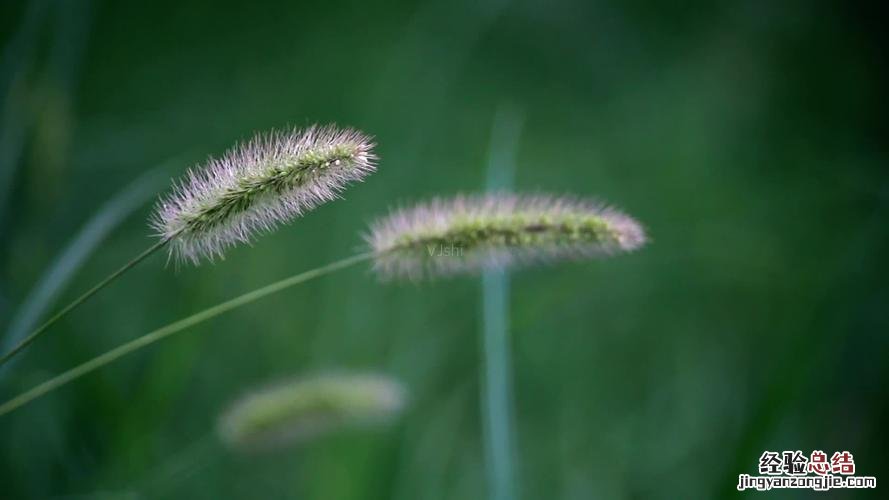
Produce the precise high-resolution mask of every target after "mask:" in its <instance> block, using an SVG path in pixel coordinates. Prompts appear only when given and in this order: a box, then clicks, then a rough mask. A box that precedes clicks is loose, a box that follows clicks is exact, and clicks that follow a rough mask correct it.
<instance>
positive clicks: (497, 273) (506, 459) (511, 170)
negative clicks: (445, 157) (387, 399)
mask: <svg viewBox="0 0 889 500" xmlns="http://www.w3.org/2000/svg"><path fill="white" fill-rule="evenodd" d="M522 123H523V117H522V114H521V113H520V112H519V111H518V110H516V109H515V108H513V107H511V106H507V105H501V106H500V107H499V108H498V109H497V112H496V114H495V115H494V124H493V126H492V128H491V142H490V146H489V150H488V167H487V181H486V187H487V189H488V191H497V190H505V189H509V188H511V187H512V185H513V178H514V176H515V157H516V149H517V147H518V141H519V136H520V134H521V130H522ZM508 330H509V274H508V273H507V272H506V271H503V270H487V271H485V272H484V273H483V274H482V352H483V353H484V371H485V373H484V377H483V383H482V417H483V422H482V423H483V429H484V437H485V472H486V475H487V482H488V491H489V494H488V498H490V499H491V500H512V499H514V498H516V490H517V488H516V484H515V465H514V463H513V461H514V458H515V445H514V431H513V416H512V404H513V403H512V380H511V378H512V377H511V373H512V362H511V359H510V343H509V337H508Z"/></svg>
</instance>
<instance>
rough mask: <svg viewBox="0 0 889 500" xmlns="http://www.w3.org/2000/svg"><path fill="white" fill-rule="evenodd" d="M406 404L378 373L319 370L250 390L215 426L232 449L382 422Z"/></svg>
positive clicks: (400, 390)
mask: <svg viewBox="0 0 889 500" xmlns="http://www.w3.org/2000/svg"><path fill="white" fill-rule="evenodd" d="M404 404H405V389H404V387H403V386H402V385H401V384H400V383H399V382H398V381H396V380H394V379H392V378H390V377H386V376H383V375H379V374H373V373H368V374H347V373H337V374H324V375H315V376H312V377H307V378H301V379H294V380H288V381H285V382H279V383H277V384H274V385H272V386H269V387H265V388H261V389H257V390H254V391H252V392H250V393H248V394H246V395H245V396H243V397H242V398H241V399H239V400H237V401H235V402H234V403H233V404H232V405H231V406H230V407H229V408H228V409H226V410H225V412H223V413H222V415H221V417H220V418H219V422H218V425H217V431H218V433H219V436H220V438H221V439H222V441H223V442H224V443H225V444H226V445H227V446H228V447H229V448H231V449H233V450H236V451H246V452H258V451H269V450H274V449H277V448H281V447H285V446H291V445H295V444H299V443H302V442H305V441H308V440H311V439H314V438H318V437H321V436H324V435H326V434H330V433H333V432H336V431H341V430H346V429H352V428H356V427H371V426H378V425H382V424H386V423H388V422H390V421H391V420H392V419H394V418H395V417H396V416H397V415H398V414H399V413H400V412H401V410H402V408H403V407H404Z"/></svg>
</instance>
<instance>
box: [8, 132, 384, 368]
mask: <svg viewBox="0 0 889 500" xmlns="http://www.w3.org/2000/svg"><path fill="white" fill-rule="evenodd" d="M373 148H374V143H373V141H372V139H371V138H370V137H369V136H367V135H365V134H363V133H361V132H359V131H357V130H354V129H337V128H335V127H334V126H324V127H319V126H313V127H309V128H307V129H305V130H300V129H291V130H287V131H283V132H282V131H272V132H269V133H266V134H259V135H256V136H255V137H254V138H253V139H251V140H250V141H248V142H247V143H245V144H242V145H238V146H236V147H234V148H232V149H231V150H229V151H228V152H227V153H226V154H224V155H223V156H222V157H221V158H219V159H212V158H211V159H210V160H209V161H208V162H207V163H206V164H204V165H201V166H198V167H196V168H194V169H192V170H191V171H189V173H188V174H187V175H186V177H185V178H184V179H183V180H180V181H179V182H177V183H175V184H174V188H173V191H172V193H171V194H169V195H167V196H165V197H163V198H161V200H160V201H159V202H158V203H157V206H156V209H155V212H154V215H153V216H152V219H151V221H150V222H151V225H152V226H153V227H154V229H155V230H156V232H157V234H158V237H159V239H158V240H157V241H156V242H155V243H154V244H152V245H151V246H150V247H148V248H147V249H146V250H144V251H143V252H142V253H140V254H139V255H137V256H136V257H134V258H133V259H132V260H130V261H129V262H127V263H126V264H124V265H123V266H122V267H121V268H119V269H118V270H117V271H115V272H113V273H111V274H110V275H109V276H107V277H106V278H104V279H103V280H102V281H100V282H99V283H97V284H96V285H94V286H93V287H92V288H90V289H89V290H87V291H86V292H84V293H83V294H81V295H80V296H79V297H77V298H76V299H75V300H74V301H72V302H71V303H69V304H68V305H66V306H65V307H63V308H61V309H60V310H59V311H58V312H57V313H55V314H54V315H53V316H51V317H50V318H49V319H48V320H46V321H45V322H44V323H42V324H41V325H40V326H39V327H37V328H36V329H35V330H33V331H32V332H31V333H30V334H28V335H27V336H26V337H24V338H23V339H22V340H21V341H20V342H19V343H18V344H16V345H15V346H14V347H12V348H11V349H10V350H9V351H7V352H6V353H4V354H3V355H2V356H0V366H2V365H3V364H5V363H6V362H7V361H9V360H10V359H11V358H12V357H13V356H15V355H16V354H17V353H19V352H21V351H22V350H23V349H24V348H25V347H27V346H28V345H30V344H31V343H32V342H34V340H36V339H37V338H38V337H40V336H41V335H42V334H43V333H44V332H46V331H47V330H48V329H49V328H50V327H51V326H52V325H53V324H55V323H56V322H57V321H59V320H60V319H61V318H63V317H64V316H66V315H67V314H68V313H70V312H71V311H73V310H74V309H76V308H77V307H79V306H80V305H81V304H83V303H84V302H86V301H87V300H88V299H89V298H90V297H92V296H93V295H95V294H96V293H98V292H99V291H100V290H102V289H103V288H105V287H107V286H108V285H110V284H111V283H112V282H114V281H115V280H116V279H117V278H119V277H120V276H122V275H123V274H124V273H126V272H127V271H129V270H130V269H132V268H133V267H135V266H136V265H138V264H139V263H140V262H142V261H144V260H145V259H147V258H148V257H150V256H151V255H152V254H154V253H155V252H157V251H158V250H160V249H161V248H164V247H167V246H169V248H170V254H171V256H172V257H173V258H174V259H176V260H177V261H187V262H191V263H194V264H197V263H199V262H200V261H201V260H202V259H207V260H212V259H214V258H221V257H222V256H223V253H224V251H225V250H226V249H228V248H230V247H232V246H234V245H236V244H238V243H248V242H250V241H251V240H252V238H253V237H254V236H255V235H256V234H258V233H261V232H268V231H271V230H272V229H274V228H276V227H278V226H279V225H280V224H282V223H286V222H288V221H290V220H292V219H293V218H295V217H298V216H301V215H302V214H304V213H305V212H307V211H309V210H311V209H313V208H315V207H317V206H318V205H320V204H322V203H324V202H327V201H330V200H333V199H336V198H337V197H338V196H339V194H340V193H341V192H342V191H343V189H345V187H346V186H347V185H348V184H349V183H350V182H354V181H359V180H361V179H363V178H364V177H365V176H366V175H368V174H369V173H371V172H374V171H375V169H376V159H377V158H376V155H375V154H374V152H373Z"/></svg>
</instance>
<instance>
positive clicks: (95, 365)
mask: <svg viewBox="0 0 889 500" xmlns="http://www.w3.org/2000/svg"><path fill="white" fill-rule="evenodd" d="M373 255H374V254H373V253H372V252H367V253H361V254H357V255H353V256H352V257H348V258H345V259H342V260H338V261H336V262H333V263H331V264H327V265H325V266H321V267H318V268H315V269H312V270H310V271H306V272H303V273H300V274H297V275H294V276H291V277H289V278H285V279H283V280H281V281H277V282H275V283H272V284H270V285H266V286H264V287H262V288H259V289H257V290H253V291H252V292H248V293H245V294H243V295H240V296H238V297H235V298H233V299H231V300H228V301H226V302H223V303H221V304H217V305H215V306H212V307H209V308H207V309H204V310H203V311H200V312H197V313H195V314H192V315H191V316H188V317H187V318H183V319H180V320H178V321H175V322H173V323H170V324H169V325H166V326H164V327H161V328H158V329H157V330H154V331H152V332H150V333H147V334H145V335H143V336H141V337H139V338H136V339H134V340H131V341H129V342H127V343H125V344H122V345H120V346H118V347H116V348H114V349H112V350H110V351H108V352H106V353H104V354H102V355H100V356H97V357H95V358H93V359H91V360H89V361H87V362H85V363H83V364H81V365H78V366H76V367H74V368H72V369H70V370H68V371H66V372H64V373H61V374H59V375H57V376H55V377H53V378H51V379H49V380H47V381H46V382H43V383H42V384H40V385H38V386H36V387H34V388H32V389H30V390H28V391H26V392H23V393H22V394H20V395H18V396H16V397H14V398H12V399H10V400H9V401H7V402H5V403H3V404H2V405H0V416H3V415H5V414H7V413H9V412H11V411H13V410H15V409H16V408H19V407H21V406H23V405H25V404H27V403H29V402H31V401H33V400H35V399H37V398H39V397H41V396H43V395H45V394H46V393H48V392H51V391H53V390H55V389H58V388H59V387H62V386H63V385H65V384H68V383H69V382H72V381H74V380H77V379H78V378H80V377H82V376H84V375H86V374H88V373H90V372H93V371H95V370H97V369H99V368H101V367H103V366H105V365H108V364H110V363H113V362H114V361H116V360H118V359H120V358H122V357H123V356H126V355H127V354H130V353H132V352H134V351H138V350H139V349H142V348H143V347H147V346H149V345H151V344H153V343H155V342H157V341H159V340H162V339H165V338H167V337H169V336H170V335H173V334H175V333H178V332H181V331H182V330H185V329H186V328H188V327H190V326H194V325H197V324H198V323H202V322H204V321H207V320H209V319H212V318H215V317H216V316H219V315H220V314H222V313H225V312H228V311H231V310H232V309H236V308H238V307H240V306H243V305H246V304H249V303H251V302H254V301H256V300H259V299H261V298H263V297H265V296H267V295H271V294H273V293H276V292H280V291H281V290H284V289H286V288H289V287H292V286H294V285H297V284H299V283H304V282H306V281H309V280H311V279H314V278H318V277H320V276H324V275H325V274H330V273H332V272H334V271H337V270H340V269H343V268H346V267H349V266H352V265H355V264H358V263H359V262H363V261H366V260H368V259H370V258H371V257H373Z"/></svg>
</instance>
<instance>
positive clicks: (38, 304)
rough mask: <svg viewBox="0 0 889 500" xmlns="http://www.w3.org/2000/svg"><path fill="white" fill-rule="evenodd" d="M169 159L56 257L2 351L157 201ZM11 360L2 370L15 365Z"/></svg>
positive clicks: (119, 197)
mask: <svg viewBox="0 0 889 500" xmlns="http://www.w3.org/2000/svg"><path fill="white" fill-rule="evenodd" d="M174 161H178V159H177V160H169V161H167V162H164V163H163V164H162V165H160V166H158V167H157V168H155V169H152V170H150V171H148V172H147V173H145V174H143V175H142V176H141V177H139V178H137V179H136V180H135V181H133V182H132V183H131V184H130V185H128V186H127V187H125V188H124V189H122V190H121V191H120V192H118V193H117V194H116V195H114V196H113V197H112V198H111V199H110V200H108V201H107V202H106V203H105V204H104V205H102V207H101V208H99V210H98V211H97V212H96V214H95V215H93V217H92V218H91V219H90V220H89V221H88V222H87V223H86V225H84V226H83V228H82V229H81V230H80V231H79V232H78V233H77V235H76V236H75V237H74V239H72V240H71V242H70V243H69V244H68V245H67V246H66V247H65V249H64V250H62V252H61V253H60V254H59V255H58V257H56V258H55V260H54V261H53V263H52V264H51V265H50V266H49V268H48V269H47V270H46V272H45V273H44V274H43V276H42V277H41V278H40V280H39V281H38V282H37V285H35V286H34V288H33V289H32V290H31V292H30V293H29V294H28V296H27V298H25V300H24V302H22V305H21V306H20V307H19V308H18V311H17V312H16V314H15V315H14V316H13V319H12V320H11V321H10V323H9V327H8V328H7V330H6V334H5V335H4V337H3V345H2V352H6V351H8V350H9V349H11V348H12V347H13V346H14V345H16V343H18V342H19V341H20V340H21V339H23V338H24V337H25V335H26V334H27V333H28V332H29V331H31V330H32V329H33V328H34V327H35V326H36V324H37V321H39V319H40V318H41V316H43V314H44V313H45V312H46V311H47V309H48V308H49V307H50V306H51V305H52V304H53V301H54V300H55V299H56V297H58V295H59V294H60V293H61V292H62V290H64V288H65V286H66V285H67V284H68V283H69V282H70V281H71V278H72V277H73V276H74V274H75V273H76V272H77V270H78V269H80V267H81V266H82V265H83V263H84V262H85V261H86V260H87V258H89V256H90V255H92V253H93V251H95V249H96V248H97V247H98V246H99V244H100V243H101V242H102V241H103V240H104V239H105V237H106V236H107V235H108V233H110V232H111V231H112V230H113V229H114V228H116V227H117V226H118V225H120V223H121V222H123V220H124V219H126V217H127V216H129V215H130V214H132V213H133V212H134V211H135V210H136V209H138V208H139V207H141V206H143V205H144V204H145V203H146V202H147V201H148V200H149V199H151V198H153V197H154V196H155V195H156V194H157V192H158V190H159V189H160V188H161V186H162V185H163V182H164V180H165V179H166V176H165V175H164V171H165V170H166V169H167V166H168V165H170V164H171V163H173V162H174ZM14 362H15V360H14V359H13V360H11V361H10V362H9V363H8V364H7V365H6V366H4V367H3V368H0V375H2V374H3V373H4V369H6V368H7V367H8V366H11V365H12V364H13V363H14Z"/></svg>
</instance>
